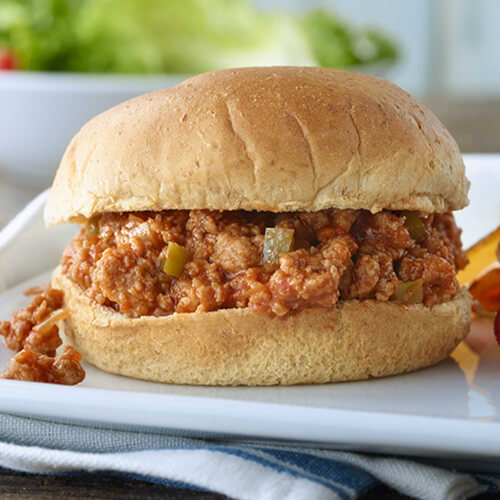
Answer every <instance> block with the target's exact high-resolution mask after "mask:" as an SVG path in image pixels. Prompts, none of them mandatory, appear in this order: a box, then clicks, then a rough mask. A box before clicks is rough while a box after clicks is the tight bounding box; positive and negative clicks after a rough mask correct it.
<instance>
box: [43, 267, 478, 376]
mask: <svg viewBox="0 0 500 500" xmlns="http://www.w3.org/2000/svg"><path fill="white" fill-rule="evenodd" d="M52 284H53V286H54V287H56V288H60V289H62V290H63V291H64V307H65V308H66V310H67V311H68V313H69V318H68V319H67V320H65V321H64V326H63V332H62V333H63V336H64V337H65V340H66V341H67V342H68V343H69V344H71V345H73V346H74V347H76V349H78V350H79V351H80V352H81V353H82V354H83V357H84V359H85V360H86V361H88V362H89V363H92V364H93V365H95V366H97V367H98V368H101V369H102V370H105V371H108V372H112V373H117V374H121V375H126V376H128V377H134V378H140V379H145V380H153V381H157V382H168V383H172V384H196V385H291V384H320V383H325V382H338V381H342V380H359V379H366V378H370V377H383V376H386V375H394V374H397V373H403V372H408V371H411V370H416V369H418V368H422V367H424V366H429V365H432V364H434V363H437V362H438V361H441V360H442V359H444V358H446V357H447V356H448V355H449V354H450V353H451V351H452V350H453V349H454V348H455V346H456V345H457V344H458V343H459V342H460V341H461V340H462V339H463V338H464V337H465V336H466V334H467V332H468V331H469V325H470V305H471V301H470V295H469V293H468V292H467V291H466V290H465V289H463V290H462V291H461V292H460V293H459V294H458V295H457V297H456V298H455V299H454V300H453V301H451V302H447V303H445V304H440V305H437V306H434V307H431V308H428V307H424V306H423V305H420V304H418V305H410V306H403V305H398V304H394V303H391V302H377V301H374V300H364V301H340V302H339V303H338V304H337V306H336V307H335V309H322V308H311V309H305V310H303V311H300V312H297V313H295V314H291V315H290V316H287V317H285V318H274V319H272V318H270V317H268V316H264V315H259V314H255V313H254V312H252V311H251V310H250V309H221V310H218V311H214V312H208V313H205V312H202V313H184V314H176V313H174V314H172V315H170V316H163V317H151V316H144V317H141V318H137V319H131V318H128V317H126V316H123V315H122V314H119V313H117V312H115V311H113V310H112V309H110V308H107V307H102V306H100V305H98V304H96V303H95V302H93V301H92V300H91V299H90V298H89V297H87V295H85V293H84V291H83V289H82V288H81V287H80V286H79V285H77V284H75V283H74V282H73V281H71V280H70V279H69V278H67V277H66V276H65V275H63V274H62V273H61V269H60V268H57V269H56V271H55V272H54V275H53V280H52Z"/></svg>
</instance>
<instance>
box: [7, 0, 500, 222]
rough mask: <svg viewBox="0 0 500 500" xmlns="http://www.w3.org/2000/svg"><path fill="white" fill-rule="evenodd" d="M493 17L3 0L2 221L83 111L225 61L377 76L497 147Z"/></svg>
mask: <svg viewBox="0 0 500 500" xmlns="http://www.w3.org/2000/svg"><path fill="white" fill-rule="evenodd" d="M499 21H500V2H499V1H498V0H474V1H472V0H323V1H311V0H309V1H308V0H0V226H1V225H3V224H4V223H5V222H6V221H7V220H8V219H9V218H10V217H12V215H13V214H14V213H15V212H16V211H17V210H18V209H19V208H21V206H22V205H23V204H24V203H25V202H26V201H28V200H29V199H30V198H31V197H32V196H33V195H34V194H36V193H37V192H39V191H40V190H42V189H43V188H45V187H47V186H49V185H50V182H51V179H52V176H53V175H54V172H55V170H56V168H57V164H58V161H59V159H60V157H61V155H62V153H63V152H64V148H65V146H66V144H67V142H68V141H69V140H70V138H71V137H72V136H73V135H74V133H76V131H77V130H78V129H79V128H80V127H81V125H83V123H85V122H86V121H87V120H88V119H89V118H91V117H92V116H94V115H95V114H97V113H98V112H100V111H103V110H104V109H106V108H108V107H110V106H112V105H114V104H117V103H118V102H121V101H123V100H125V99H127V98H130V97H133V96H134V95H138V94H141V93H144V92H147V91H150V90H155V89H159V88H164V87H167V86H170V85H174V84H176V83H178V82H179V81H181V80H183V79H184V78H185V77H187V76H189V75H193V74H196V73H200V72H204V71H209V70H212V69H218V68H224V67H234V66H250V65H282V64H290V65H318V66H327V67H335V68H343V69H347V70H352V71H362V72H366V73H370V74H373V75H375V76H380V77H382V78H386V79H388V80H391V81H393V82H394V83H396V84H398V85H400V86H401V87H403V88H405V89H406V90H407V91H409V92H410V93H412V94H414V95H416V96H417V97H418V98H419V99H420V100H421V101H423V102H424V103H426V104H427V105H428V106H429V107H431V109H432V110H433V111H434V112H435V113H436V114H437V115H438V117H439V118H440V119H441V120H442V121H443V122H444V123H445V125H446V126H447V127H448V128H449V129H450V131H451V133H452V134H453V135H454V137H455V138H456V140H457V142H458V143H459V146H460V147H461V149H462V151H463V152H500V57H499V55H498V54H499V52H500V30H499V29H498V24H499Z"/></svg>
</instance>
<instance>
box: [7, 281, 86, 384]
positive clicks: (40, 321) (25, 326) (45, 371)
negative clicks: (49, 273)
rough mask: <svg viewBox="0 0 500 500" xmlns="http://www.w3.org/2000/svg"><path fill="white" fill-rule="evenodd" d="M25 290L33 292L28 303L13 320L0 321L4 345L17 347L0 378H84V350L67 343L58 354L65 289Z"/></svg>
mask: <svg viewBox="0 0 500 500" xmlns="http://www.w3.org/2000/svg"><path fill="white" fill-rule="evenodd" d="M25 294H27V295H33V297H32V298H31V300H30V302H29V304H28V305H27V306H26V307H24V308H22V309H19V310H18V311H15V312H14V313H13V314H12V319H11V321H0V335H2V336H3V337H4V343H5V345H6V346H7V347H8V348H9V349H12V350H14V351H17V354H16V355H15V356H14V357H13V358H12V359H11V360H10V361H9V364H8V365H7V368H6V369H5V370H4V371H3V372H2V373H1V374H0V378H3V379H11V380H23V381H30V382H48V383H52V384H63V385H74V384H77V383H79V382H81V381H82V380H83V379H84V377H85V371H84V370H83V368H82V366H81V365H80V361H81V359H82V356H81V354H80V353H79V352H77V351H76V350H75V349H74V348H73V347H71V346H65V348H64V351H63V352H62V353H61V354H60V355H59V356H56V349H57V348H58V347H59V346H60V345H61V344H62V341H61V338H60V337H59V328H58V327H57V325H56V324H55V321H56V320H57V319H58V318H62V317H64V316H65V313H64V311H63V310H62V309H61V308H62V304H63V292H62V291H61V290H56V289H54V288H50V286H48V285H46V286H43V287H33V288H31V289H29V290H27V291H26V292H25Z"/></svg>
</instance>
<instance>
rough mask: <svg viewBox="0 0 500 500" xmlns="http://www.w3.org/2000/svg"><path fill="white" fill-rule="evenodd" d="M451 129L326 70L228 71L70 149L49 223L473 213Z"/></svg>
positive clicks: (380, 90) (107, 117) (191, 84)
mask: <svg viewBox="0 0 500 500" xmlns="http://www.w3.org/2000/svg"><path fill="white" fill-rule="evenodd" d="M468 187H469V182H468V181H467V179H466V177H465V168H464V164H463V161H462V157H461V155H460V151H459V149H458V146H457V144H456V142H455V141H454V140H453V138H452V137H451V136H450V134H449V132H448V131H447V130H446V128H445V127H444V126H443V124H442V123H441V122H440V121H439V120H438V119H437V118H436V117H435V116H434V115H433V114H432V113H431V112H430V111H429V110H428V109H427V108H425V107H424V106H422V105H421V104H419V103H418V102H417V101H416V100H415V99H414V98H413V97H411V96H410V95H409V94H408V93H406V92H405V91H403V90H401V89H400V88H399V87H397V86H395V85H393V84H391V83H389V82H387V81H385V80H381V79H378V78H374V77H372V76H367V75H362V74H356V73H351V72H346V71H336V70H333V69H324V68H297V67H268V68H244V69H231V70H222V71H216V72H212V73H206V74H203V75H199V76H196V77H194V78H190V79H188V80H186V81H185V82H183V83H181V84H179V85H177V86H175V87H172V88H169V89H166V90H162V91H158V92H152V93H150V94H146V95H143V96H140V97H136V98H134V99H132V100H130V101H127V102H124V103H122V104H120V105H118V106H115V107H114V108H111V109H110V110H108V111H106V112H104V113H102V114H100V115H99V116H97V117H95V118H94V119H92V120H91V121H89V122H88V123H87V124H86V125H85V126H84V127H83V128H82V129H81V130H80V132H78V134H77V135H76V136H75V137H74V138H73V140H72V141H71V143H70V144H69V146H68V148H67V150H66V152H65V154H64V156H63V159H62V161H61V165H60V166H59V170H58V172H57V174H56V178H55V180H54V184H53V186H52V190H51V193H50V196H49V200H48V203H47V206H46V211H45V219H46V222H47V223H48V224H56V223H60V222H81V221H82V220H84V219H87V218H89V217H91V216H92V215H94V214H99V213H103V212H128V211H139V210H165V209H213V210H236V209H244V210H266V211H272V212H284V211H315V210H321V209H325V208H332V207H335V208H342V209H345V208H354V209H359V208H363V209H366V210H370V211H371V212H377V211H379V210H382V209H391V210H403V209H406V210H421V211H424V212H443V211H448V210H455V209H459V208H463V207H464V206H465V205H466V204H467V202H468V200H467V191H468Z"/></svg>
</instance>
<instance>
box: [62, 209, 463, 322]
mask: <svg viewBox="0 0 500 500" xmlns="http://www.w3.org/2000/svg"><path fill="white" fill-rule="evenodd" d="M409 220H411V221H413V222H412V223H413V224H415V220H416V221H417V222H416V224H418V225H419V227H416V228H415V227H413V228H412V226H411V225H409V224H408V221H409ZM269 227H273V228H288V229H293V230H294V241H295V246H294V248H293V249H292V250H291V251H290V252H287V253H283V254H281V255H280V257H279V260H278V261H277V262H275V263H266V262H264V260H263V247H264V240H265V230H266V228H269ZM89 228H90V229H89ZM422 231H423V233H422ZM460 232H461V231H460V230H459V229H458V228H457V226H456V225H455V221H454V218H453V215H452V214H451V213H444V214H433V215H425V214H415V216H412V217H409V216H408V215H405V213H404V212H395V211H382V212H379V213H376V214H371V213H370V212H368V211H365V210H337V209H330V210H323V211H320V212H295V213H280V214H274V213H269V212H245V211H235V212H217V211H207V210H191V211H181V210H175V211H163V212H134V213H123V214H104V215H102V216H101V217H98V218H93V219H91V222H90V223H89V224H88V225H87V226H86V227H84V228H82V229H81V231H80V232H79V233H78V235H77V236H76V237H75V238H74V239H73V240H72V241H71V243H70V244H69V245H68V247H67V248H66V250H65V252H64V255H63V259H62V268H63V272H64V273H65V274H66V275H67V276H69V277H70V278H71V279H72V280H74V281H75V282H76V283H78V284H79V285H80V286H81V287H82V288H83V289H84V290H85V293H86V294H87V295H88V296H89V297H91V298H92V299H93V300H95V301H96V302H97V303H98V304H101V305H103V306H107V307H111V308H113V309H114V310H116V311H119V312H121V313H123V314H125V315H127V316H129V317H133V318H134V317H140V316H145V315H152V316H164V315H169V314H172V313H174V312H179V313H188V312H195V311H200V312H201V311H215V310H217V309H224V308H244V307H250V308H252V309H253V310H254V311H255V312H257V313H264V314H269V315H271V316H284V315H286V314H289V313H290V312H291V311H295V310H301V309H304V308H308V307H314V306H321V307H332V306H334V305H335V303H336V302H337V301H339V300H348V299H357V300H365V299H375V300H379V301H388V300H394V298H395V297H396V298H397V297H398V296H399V295H401V293H399V292H398V290H399V291H400V289H399V287H401V285H403V284H405V283H410V284H411V286H413V287H419V293H420V295H418V294H417V295H415V294H414V295H413V296H414V297H416V296H419V297H420V296H421V300H420V299H419V301H421V302H422V303H423V304H424V305H426V306H432V305H434V304H440V303H442V302H446V301H449V300H451V299H453V297H455V295H456V294H457V292H458V289H459V286H458V283H457V281H456V279H455V274H456V272H457V270H458V269H460V268H462V267H464V266H465V264H466V263H467V257H466V255H465V253H464V252H463V250H462V245H461V242H460ZM422 234H424V237H422V236H421V235H422ZM417 240H418V241H417ZM169 242H175V243H177V244H178V245H181V246H183V247H184V248H185V249H186V250H187V252H188V253H189V259H188V262H187V263H186V265H185V267H184V269H183V272H182V274H180V276H179V277H175V276H171V275H168V274H166V273H165V272H164V271H163V269H162V259H163V256H164V254H165V252H164V249H165V247H166V246H167V245H168V243H169ZM411 290H413V289H410V291H411ZM398 294H399V295H398Z"/></svg>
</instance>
